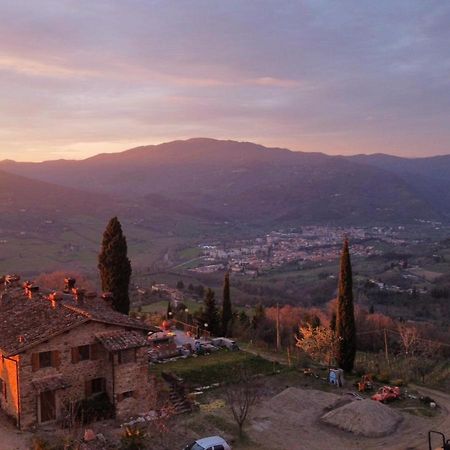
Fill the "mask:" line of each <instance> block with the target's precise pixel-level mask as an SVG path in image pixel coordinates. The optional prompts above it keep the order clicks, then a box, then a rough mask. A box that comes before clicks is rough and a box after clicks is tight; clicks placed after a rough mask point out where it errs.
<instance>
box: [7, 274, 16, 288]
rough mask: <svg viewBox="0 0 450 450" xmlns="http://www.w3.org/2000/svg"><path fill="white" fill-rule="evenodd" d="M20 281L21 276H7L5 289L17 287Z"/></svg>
mask: <svg viewBox="0 0 450 450" xmlns="http://www.w3.org/2000/svg"><path fill="white" fill-rule="evenodd" d="M19 281H20V276H19V275H15V274H13V275H6V276H5V287H10V286H16V285H17V284H18V282H19Z"/></svg>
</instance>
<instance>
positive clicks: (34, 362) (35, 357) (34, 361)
mask: <svg viewBox="0 0 450 450" xmlns="http://www.w3.org/2000/svg"><path fill="white" fill-rule="evenodd" d="M31 369H32V370H33V372H36V370H39V353H33V354H32V355H31Z"/></svg>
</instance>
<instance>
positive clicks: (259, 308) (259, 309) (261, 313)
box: [252, 303, 266, 330]
mask: <svg viewBox="0 0 450 450" xmlns="http://www.w3.org/2000/svg"><path fill="white" fill-rule="evenodd" d="M265 318H266V310H265V309H264V306H263V305H262V304H261V303H258V304H257V305H256V306H255V311H254V314H253V318H252V326H253V328H254V329H255V330H256V329H257V328H258V326H259V325H260V324H261V323H262V322H263V321H264V319H265Z"/></svg>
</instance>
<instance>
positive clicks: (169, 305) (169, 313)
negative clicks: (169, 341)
mask: <svg viewBox="0 0 450 450" xmlns="http://www.w3.org/2000/svg"><path fill="white" fill-rule="evenodd" d="M166 319H167V320H170V319H173V311H172V302H171V301H170V300H169V301H168V302H167V313H166Z"/></svg>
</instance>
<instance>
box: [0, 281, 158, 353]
mask: <svg viewBox="0 0 450 450" xmlns="http://www.w3.org/2000/svg"><path fill="white" fill-rule="evenodd" d="M49 292H50V291H49ZM0 297H1V298H0V351H1V352H2V353H3V354H4V356H12V355H16V354H18V353H21V352H23V351H25V350H26V349H28V348H30V347H33V346H34V345H37V344H39V343H41V342H43V341H46V340H48V339H49V338H51V337H53V336H56V335H58V334H61V333H63V332H64V331H68V330H71V329H72V328H75V327H78V326H80V325H82V324H84V323H87V322H101V323H108V324H111V325H118V326H121V327H124V328H126V329H135V330H143V331H146V332H149V331H153V332H156V331H159V328H156V327H152V326H149V325H147V324H145V323H144V322H142V321H140V320H137V319H133V318H131V317H129V316H127V315H125V314H121V313H119V312H117V311H114V310H113V309H112V308H111V307H110V306H109V305H108V304H107V303H106V302H105V301H104V300H103V299H101V298H95V299H85V300H84V301H83V302H82V303H78V302H77V301H76V300H75V299H74V298H73V297H72V296H71V295H64V296H63V298H62V299H61V300H58V301H57V302H56V303H55V305H54V306H53V305H52V303H51V302H50V301H49V300H48V297H47V296H46V295H45V292H41V293H40V294H36V295H34V297H33V298H32V299H29V298H28V297H26V296H25V295H24V291H23V289H21V288H18V287H17V288H9V289H8V291H3V292H1V291H0Z"/></svg>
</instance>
